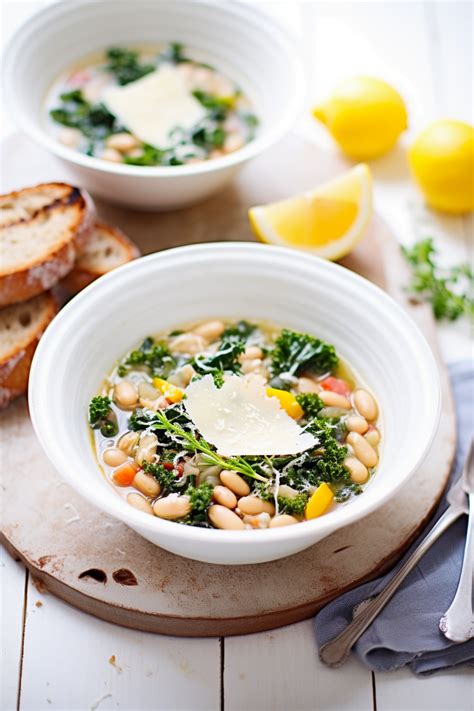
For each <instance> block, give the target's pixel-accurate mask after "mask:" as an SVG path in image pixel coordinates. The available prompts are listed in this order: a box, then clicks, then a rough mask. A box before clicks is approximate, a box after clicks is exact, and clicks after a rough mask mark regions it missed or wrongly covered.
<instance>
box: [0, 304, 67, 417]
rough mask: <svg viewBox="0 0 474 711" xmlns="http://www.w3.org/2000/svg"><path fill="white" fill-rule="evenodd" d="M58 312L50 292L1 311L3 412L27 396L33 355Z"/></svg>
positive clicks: (0, 400) (0, 393)
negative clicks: (23, 396) (8, 406)
mask: <svg viewBox="0 0 474 711" xmlns="http://www.w3.org/2000/svg"><path fill="white" fill-rule="evenodd" d="M57 311H58V304H57V302H56V300H55V298H54V297H53V296H52V294H51V293H49V292H47V293H46V294H41V295H40V296H36V297H35V298H33V299H30V301H25V302H23V303H21V304H14V305H12V306H7V307H5V308H4V309H0V409H2V408H4V407H6V406H7V405H8V403H9V402H10V401H11V400H13V399H14V398H16V397H18V396H19V395H23V393H25V392H26V390H27V387H28V376H29V372H30V365H31V360H32V358H33V353H34V352H35V348H36V346H37V345H38V341H39V339H40V337H41V335H42V334H43V332H44V330H45V328H46V326H47V325H48V324H49V322H50V321H51V320H52V318H53V317H54V316H55V315H56V313H57Z"/></svg>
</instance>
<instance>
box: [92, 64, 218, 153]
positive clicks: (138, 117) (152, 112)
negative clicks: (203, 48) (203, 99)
mask: <svg viewBox="0 0 474 711" xmlns="http://www.w3.org/2000/svg"><path fill="white" fill-rule="evenodd" d="M103 102H104V104H105V105H106V107H107V108H108V110H109V111H110V112H111V113H112V114H113V115H114V116H116V118H117V119H118V120H119V121H120V122H121V123H122V124H123V125H124V126H125V127H126V128H128V130H129V131H131V132H132V133H133V134H134V135H135V136H137V138H139V139H140V140H141V141H143V142H144V143H149V144H150V145H152V146H155V148H162V149H165V148H170V147H172V146H173V145H175V143H176V142H177V141H176V138H174V139H173V137H172V135H171V132H172V131H173V129H175V128H177V127H181V128H183V129H184V130H188V129H190V128H192V127H193V126H194V125H195V124H197V123H198V122H199V121H200V120H201V119H202V118H204V116H205V115H206V111H205V109H204V107H203V106H202V104H200V103H199V101H198V100H197V99H195V98H194V96H193V95H192V94H191V93H190V91H189V88H188V87H187V85H186V83H185V81H184V78H183V76H182V75H181V73H180V72H179V71H178V70H177V69H176V68H175V67H173V66H169V65H164V66H163V67H161V69H158V70H157V71H155V72H151V73H150V74H147V75H146V76H144V77H142V78H141V79H137V81H134V82H131V83H130V84H127V85H126V86H113V87H110V88H109V89H107V90H106V91H105V92H104V98H103Z"/></svg>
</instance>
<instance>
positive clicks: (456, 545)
mask: <svg viewBox="0 0 474 711" xmlns="http://www.w3.org/2000/svg"><path fill="white" fill-rule="evenodd" d="M450 375H451V382H452V387H453V391H454V398H455V401H456V412H457V425H458V450H457V453H456V461H455V463H454V466H453V471H452V473H451V478H452V480H454V479H456V478H457V477H458V476H459V474H460V472H461V469H462V464H463V462H464V458H465V455H466V453H467V451H466V450H467V447H468V446H469V442H470V438H471V436H472V434H473V432H474V405H473V404H474V370H473V368H472V364H471V363H469V362H466V363H464V362H463V363H457V364H455V365H453V366H451V367H450ZM445 509H446V501H445V499H444V498H443V501H442V502H441V504H440V506H439V508H438V510H437V512H436V514H435V516H434V518H433V520H432V521H431V523H430V524H429V526H428V527H427V528H426V529H425V531H424V532H423V533H422V534H421V536H420V538H419V539H418V540H417V541H416V542H415V543H414V544H413V546H412V548H411V549H410V550H409V551H408V552H407V553H406V555H405V557H404V558H403V560H405V558H406V557H408V556H409V555H410V553H411V551H412V550H413V548H414V547H415V546H416V545H417V544H418V542H419V540H421V538H423V537H424V536H425V535H426V532H427V530H428V529H429V528H431V526H432V525H433V523H434V522H435V521H436V519H437V518H438V517H439V516H440V515H441V513H442V512H443V511H444V510H445ZM466 522H467V517H466V516H463V517H462V518H461V519H460V520H458V521H456V523H455V524H454V525H453V526H451V528H450V529H449V530H448V531H446V533H444V535H443V536H441V538H440V539H439V540H438V541H437V542H436V543H435V544H434V545H433V547H432V548H431V549H430V550H429V551H428V553H427V554H426V555H425V556H424V558H422V560H421V562H420V563H419V564H418V565H417V567H416V568H415V569H414V570H412V572H411V573H410V574H409V576H408V577H407V578H406V579H405V581H404V583H403V585H402V586H401V588H400V589H399V590H398V591H397V592H396V593H395V595H394V597H393V598H392V599H391V601H390V602H389V603H388V604H387V606H386V607H385V609H384V610H383V611H382V612H381V613H380V614H379V616H378V617H377V618H376V619H375V621H374V622H373V623H372V625H371V626H370V627H369V629H368V630H367V631H366V632H365V633H364V634H363V635H362V637H361V638H360V640H359V641H358V643H357V644H356V646H355V647H354V652H355V653H356V654H357V656H358V657H359V658H360V659H361V661H362V662H363V663H364V664H365V665H366V666H368V667H370V668H371V669H374V670H376V671H388V670H390V669H398V668H399V667H402V666H405V665H408V666H409V668H410V669H411V670H412V671H413V672H414V673H415V674H419V675H422V674H432V673H433V672H436V671H440V670H442V669H446V668H448V667H455V666H462V665H469V666H474V639H471V640H469V641H468V642H464V643H463V644H455V643H454V642H450V641H449V640H447V639H446V637H445V636H444V635H443V634H442V633H441V632H440V631H439V628H438V623H439V619H440V617H441V616H442V614H443V613H444V612H445V611H446V610H447V608H448V607H449V605H450V603H451V601H452V599H453V597H454V594H455V591H456V586H457V582H458V579H459V574H460V571H461V563H462V556H463V551H464V539H465V533H466ZM399 565H400V564H399ZM399 565H398V566H397V567H396V568H395V569H394V570H392V571H391V572H390V573H388V574H387V575H385V576H384V577H383V578H379V579H378V580H373V581H371V582H370V583H366V584H365V585H361V586H360V587H358V588H356V589H354V590H351V591H350V592H348V593H346V594H345V595H342V596H341V597H339V598H337V599H336V600H333V601H332V602H331V603H329V605H326V607H324V608H323V609H322V610H321V611H320V612H319V613H318V614H317V615H316V618H315V629H316V640H317V642H318V645H319V646H320V645H322V644H324V643H325V642H327V641H329V640H330V639H332V638H333V637H335V636H336V635H337V634H339V633H340V632H342V630H343V629H344V628H345V627H346V626H347V624H348V623H349V622H350V621H351V620H352V611H353V608H354V606H355V605H357V604H358V603H359V602H362V600H365V599H366V598H368V597H370V596H372V595H375V594H376V593H377V592H379V591H380V590H381V589H382V588H383V587H384V586H385V584H386V582H387V581H388V580H390V578H391V577H392V576H393V574H394V572H395V570H397V569H398V567H399Z"/></svg>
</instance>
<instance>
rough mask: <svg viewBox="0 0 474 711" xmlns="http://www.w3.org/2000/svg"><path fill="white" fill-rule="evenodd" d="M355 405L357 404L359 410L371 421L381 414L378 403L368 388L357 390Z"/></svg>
mask: <svg viewBox="0 0 474 711" xmlns="http://www.w3.org/2000/svg"><path fill="white" fill-rule="evenodd" d="M354 405H355V406H356V410H357V412H358V413H359V414H360V415H362V417H365V419H366V420H368V421H369V422H373V421H374V420H376V419H377V417H378V414H379V408H378V405H377V403H376V402H375V399H374V398H373V397H372V395H371V394H370V393H368V392H367V390H363V389H359V390H356V391H355V393H354Z"/></svg>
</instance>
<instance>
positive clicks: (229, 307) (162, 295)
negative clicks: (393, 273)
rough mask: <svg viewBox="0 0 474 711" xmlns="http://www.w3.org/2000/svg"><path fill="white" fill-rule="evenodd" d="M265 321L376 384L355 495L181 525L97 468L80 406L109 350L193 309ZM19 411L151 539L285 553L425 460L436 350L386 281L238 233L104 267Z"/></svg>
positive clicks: (180, 549) (64, 467) (80, 485)
mask: <svg viewBox="0 0 474 711" xmlns="http://www.w3.org/2000/svg"><path fill="white" fill-rule="evenodd" d="M215 317H226V318H247V319H250V320H254V321H259V320H270V321H274V322H275V323H277V324H280V325H282V326H287V327H290V328H294V329H299V330H302V331H307V332H309V333H313V334H315V335H317V336H319V337H321V338H322V339H324V340H327V341H328V342H330V343H333V344H334V345H335V347H336V349H337V351H338V352H339V353H340V355H341V356H342V357H343V358H345V359H346V360H347V361H348V362H349V363H350V364H351V365H352V366H353V367H354V369H355V370H356V372H357V373H358V374H359V375H360V378H361V379H362V381H363V382H365V383H366V384H367V386H368V387H369V388H370V389H371V390H372V391H373V392H374V394H375V395H376V397H377V400H378V402H379V406H380V412H381V426H382V434H383V446H382V449H381V459H380V464H379V468H378V470H377V473H376V475H375V476H374V478H373V480H372V481H371V482H370V484H369V486H368V487H367V489H366V490H365V491H364V493H363V494H362V495H361V496H358V497H356V498H355V499H354V500H353V501H351V502H349V503H348V504H347V505H343V506H340V507H337V508H336V509H335V510H334V511H331V512H330V513H328V514H327V515H325V516H322V517H321V518H318V519H315V520H313V521H308V522H304V523H301V524H298V525H295V526H289V527H284V528H276V529H271V530H263V531H259V530H256V531H244V532H241V531H237V532H235V531H218V530H206V529H198V528H191V527H188V526H180V525H178V524H174V523H171V522H168V521H163V520H160V519H157V518H152V517H151V516H147V515H145V514H142V513H141V512H139V511H137V510H135V509H133V508H132V507H131V506H130V505H128V504H127V503H126V502H125V501H124V500H123V499H122V498H121V497H120V496H118V495H117V493H116V492H115V491H114V489H113V487H112V486H110V485H109V484H108V483H107V482H106V481H105V479H104V478H103V477H102V476H101V474H100V473H99V471H98V466H97V462H96V460H95V457H94V454H93V451H92V448H91V443H90V437H89V431H88V425H87V418H86V412H87V406H88V402H89V400H90V398H91V397H92V396H93V395H94V394H96V393H97V391H98V389H99V387H100V384H101V382H102V380H103V378H104V375H105V374H106V373H107V372H108V371H109V370H110V369H111V367H112V366H113V364H114V362H115V361H116V359H117V358H119V357H120V356H122V355H123V354H124V353H125V352H127V350H129V349H130V348H132V347H133V346H134V345H135V344H137V343H138V342H139V341H140V340H141V339H143V337H145V336H147V335H149V334H153V333H156V332H159V331H161V330H164V329H167V328H171V327H175V326H177V325H179V324H181V323H185V322H190V321H191V322H192V321H194V320H199V319H206V318H215ZM29 400H30V411H31V416H32V420H33V424H34V428H35V430H36V433H37V435H38V437H39V439H40V442H41V444H42V446H43V448H44V450H45V452H46V454H47V455H48V457H49V459H50V460H51V462H52V464H53V465H54V466H55V467H56V469H57V470H58V471H59V472H60V473H61V474H62V476H63V477H64V478H65V480H66V481H67V482H68V483H69V484H70V485H71V486H72V487H73V488H74V489H76V490H77V491H78V492H79V493H80V494H82V495H83V496H84V497H86V498H87V499H88V500H89V501H90V502H91V503H92V504H94V505H95V506H97V507H99V508H102V509H103V510H104V511H106V512H107V513H109V514H110V515H112V516H114V517H115V518H117V519H119V520H121V521H123V522H124V523H126V524H128V525H129V526H131V527H132V528H133V529H135V530H136V531H137V532H138V533H140V534H141V535H142V536H144V537H145V538H147V539H148V540H150V541H152V542H153V543H155V544H157V545H159V546H161V547H163V548H165V549H167V550H170V551H172V552H173V553H177V554H179V555H182V556H185V557H189V558H194V559H196V560H203V561H206V562H211V563H223V564H243V563H259V562H262V561H269V560H274V559H277V558H282V557H284V556H287V555H291V554H292V553H296V552H297V551H300V550H303V549H304V548H307V547H308V546H310V545H312V544H313V543H316V542H317V541H318V540H320V539H322V538H324V537H325V536H327V535H328V534H330V533H331V532H333V531H335V530H336V529H338V528H340V527H341V526H346V525H348V524H349V523H351V522H353V521H356V520H359V519H361V518H363V517H364V516H366V515H367V514H368V513H370V512H371V511H373V510H374V509H376V508H378V507H379V506H381V504H382V503H384V502H385V501H387V500H388V499H389V498H390V497H392V496H393V494H394V493H395V491H396V490H397V489H398V488H399V487H401V486H407V485H408V483H409V480H410V477H411V476H412V474H413V473H414V471H415V470H416V468H417V466H418V465H419V464H420V462H421V461H422V459H423V457H424V455H425V453H426V451H427V449H428V447H429V445H430V442H431V440H432V438H433V435H434V432H435V430H436V425H437V422H438V417H439V408H440V388H439V382H438V372H437V368H436V364H435V361H434V358H433V355H432V353H431V351H430V349H429V346H428V345H427V343H426V341H425V340H424V338H423V336H422V335H421V333H420V332H419V331H418V329H417V327H416V326H415V325H414V323H413V322H412V321H411V319H410V318H409V316H408V315H407V314H406V313H405V312H404V311H403V310H402V309H401V308H400V307H399V306H398V305H397V304H396V303H395V302H394V301H393V300H392V299H391V298H390V297H389V296H387V295H386V294H385V293H384V292H382V291H381V290H380V289H378V288H377V287H375V286H374V285H373V284H371V283H370V282H368V281H366V280H365V279H363V278H361V277H359V276H357V275H356V274H354V273H352V272H350V271H348V270H347V269H344V268H343V267H340V266H338V265H335V264H332V263H330V262H326V261H323V260H320V259H317V258H315V257H308V256H305V255H301V254H300V253H297V252H295V251H291V250H287V249H283V248H278V247H268V246H265V245H257V244H245V243H226V244H224V243H222V244H209V245H199V246H191V247H179V248H177V249H171V250H167V251H165V252H161V253H158V254H154V255H150V256H148V257H143V258H141V259H138V260H136V261H134V262H131V263H130V264H128V265H126V266H124V267H120V268H119V269H117V270H115V271H113V272H111V273H110V274H108V275H106V276H105V277H102V278H101V279H99V280H98V281H97V282H95V283H93V284H92V285H91V286H89V287H87V288H86V289H85V290H84V291H83V292H81V293H80V294H79V295H78V296H76V297H75V298H74V299H73V300H72V301H71V302H70V303H69V304H68V305H67V306H66V307H65V308H64V309H63V310H62V311H61V312H60V314H59V315H58V316H57V317H56V319H55V320H54V321H53V323H52V324H51V326H50V327H49V328H48V329H47V331H46V333H45V335H44V336H43V338H42V340H41V341H40V344H39V347H38V349H37V352H36V355H35V358H34V362H33V367H32V371H31V376H30V390H29Z"/></svg>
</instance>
